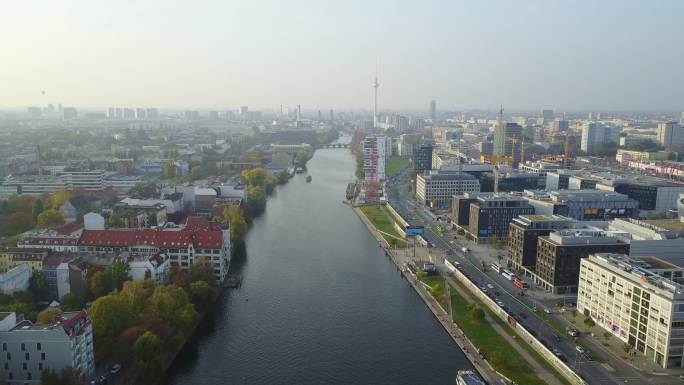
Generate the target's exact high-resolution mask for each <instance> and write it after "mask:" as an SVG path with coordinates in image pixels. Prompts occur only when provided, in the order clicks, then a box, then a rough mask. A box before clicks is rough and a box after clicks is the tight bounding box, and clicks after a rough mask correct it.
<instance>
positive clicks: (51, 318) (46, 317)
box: [36, 307, 62, 325]
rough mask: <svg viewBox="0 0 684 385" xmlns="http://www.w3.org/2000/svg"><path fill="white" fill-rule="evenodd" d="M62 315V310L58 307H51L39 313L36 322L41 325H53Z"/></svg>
mask: <svg viewBox="0 0 684 385" xmlns="http://www.w3.org/2000/svg"><path fill="white" fill-rule="evenodd" d="M61 315H62V310H60V309H59V308H56V307H49V308H47V309H45V310H43V311H41V312H40V313H38V316H37V317H36V323H37V324H39V325H52V324H54V323H55V322H56V321H57V319H58V318H59V316H61Z"/></svg>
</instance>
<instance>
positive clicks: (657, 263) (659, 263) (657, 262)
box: [633, 257, 681, 269]
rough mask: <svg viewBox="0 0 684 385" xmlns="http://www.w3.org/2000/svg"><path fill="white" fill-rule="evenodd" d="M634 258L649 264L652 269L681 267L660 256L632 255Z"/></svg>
mask: <svg viewBox="0 0 684 385" xmlns="http://www.w3.org/2000/svg"><path fill="white" fill-rule="evenodd" d="M633 258H634V259H637V260H641V261H644V262H646V263H648V264H649V266H651V267H652V268H654V269H681V267H680V266H677V265H675V264H674V263H670V262H668V261H665V260H663V259H660V258H656V257H633Z"/></svg>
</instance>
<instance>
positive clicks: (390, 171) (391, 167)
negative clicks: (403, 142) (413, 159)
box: [385, 158, 409, 178]
mask: <svg viewBox="0 0 684 385" xmlns="http://www.w3.org/2000/svg"><path fill="white" fill-rule="evenodd" d="M408 165H409V161H408V159H400V158H392V159H389V160H388V161H387V163H386V164H385V175H387V177H388V178H390V177H393V176H395V175H397V174H398V173H399V172H401V170H403V169H405V168H406V167H408Z"/></svg>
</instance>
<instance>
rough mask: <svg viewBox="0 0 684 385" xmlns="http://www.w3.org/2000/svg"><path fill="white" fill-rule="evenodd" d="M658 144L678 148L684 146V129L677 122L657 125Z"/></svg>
mask: <svg viewBox="0 0 684 385" xmlns="http://www.w3.org/2000/svg"><path fill="white" fill-rule="evenodd" d="M658 142H659V143H660V144H661V145H662V146H664V147H666V148H668V147H678V146H681V145H683V144H684V129H682V126H681V125H679V124H677V122H661V123H658Z"/></svg>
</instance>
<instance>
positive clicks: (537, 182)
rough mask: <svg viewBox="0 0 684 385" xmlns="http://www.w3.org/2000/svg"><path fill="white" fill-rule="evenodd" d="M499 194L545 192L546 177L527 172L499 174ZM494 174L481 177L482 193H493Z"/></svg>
mask: <svg viewBox="0 0 684 385" xmlns="http://www.w3.org/2000/svg"><path fill="white" fill-rule="evenodd" d="M498 178H499V182H498V192H514V191H525V190H543V189H544V187H546V176H543V175H538V174H531V173H526V172H516V171H513V172H507V173H501V174H499V177H498ZM495 179H496V178H495V175H494V173H486V174H483V175H482V176H481V177H480V185H481V186H482V191H483V192H484V191H487V192H493V191H494V184H495Z"/></svg>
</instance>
